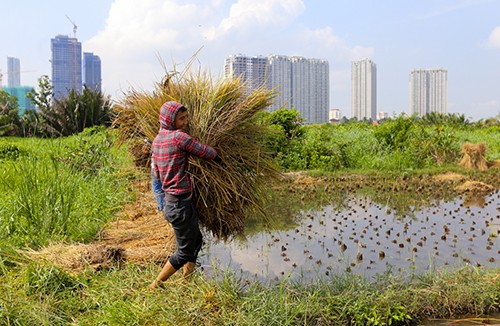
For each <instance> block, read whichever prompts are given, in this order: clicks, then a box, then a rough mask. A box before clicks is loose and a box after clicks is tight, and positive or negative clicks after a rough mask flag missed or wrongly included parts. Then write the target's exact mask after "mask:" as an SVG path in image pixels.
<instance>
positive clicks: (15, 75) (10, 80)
mask: <svg viewBox="0 0 500 326" xmlns="http://www.w3.org/2000/svg"><path fill="white" fill-rule="evenodd" d="M7 74H8V76H7V86H9V87H14V86H21V63H20V61H19V59H18V58H12V57H7Z"/></svg>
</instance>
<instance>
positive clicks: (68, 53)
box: [50, 35, 82, 98]
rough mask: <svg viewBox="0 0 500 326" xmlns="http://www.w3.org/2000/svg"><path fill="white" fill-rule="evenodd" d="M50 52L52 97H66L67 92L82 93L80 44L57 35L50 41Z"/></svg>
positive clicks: (74, 39)
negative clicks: (73, 90) (75, 91)
mask: <svg viewBox="0 0 500 326" xmlns="http://www.w3.org/2000/svg"><path fill="white" fill-rule="evenodd" d="M50 45H51V50H52V60H51V63H52V84H53V86H54V96H55V97H56V98H59V97H61V96H66V95H67V94H68V91H70V90H72V89H75V90H77V91H78V92H81V91H82V44H81V43H80V42H78V40H77V39H76V38H72V37H69V36H66V35H57V36H56V37H55V38H53V39H51V40H50Z"/></svg>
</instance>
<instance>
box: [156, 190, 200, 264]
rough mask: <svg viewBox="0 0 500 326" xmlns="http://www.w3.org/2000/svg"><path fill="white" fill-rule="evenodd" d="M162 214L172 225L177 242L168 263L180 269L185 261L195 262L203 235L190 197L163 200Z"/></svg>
mask: <svg viewBox="0 0 500 326" xmlns="http://www.w3.org/2000/svg"><path fill="white" fill-rule="evenodd" d="M163 216H164V217H165V219H166V220H167V221H168V222H169V223H170V224H171V225H172V228H173V229H174V234H175V240H176V242H177V250H176V251H175V253H174V254H173V255H172V256H170V258H169V261H170V264H172V266H173V267H174V268H175V269H180V268H181V267H182V266H184V264H185V263H187V262H192V263H195V262H196V259H197V258H198V253H199V252H200V249H201V246H202V244H203V236H202V234H201V232H200V227H199V225H198V213H197V212H196V209H195V207H194V204H193V202H192V201H191V199H182V200H178V201H176V202H172V201H168V200H167V201H165V206H164V208H163Z"/></svg>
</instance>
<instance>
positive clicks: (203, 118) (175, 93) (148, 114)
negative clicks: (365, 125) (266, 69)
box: [114, 70, 280, 239]
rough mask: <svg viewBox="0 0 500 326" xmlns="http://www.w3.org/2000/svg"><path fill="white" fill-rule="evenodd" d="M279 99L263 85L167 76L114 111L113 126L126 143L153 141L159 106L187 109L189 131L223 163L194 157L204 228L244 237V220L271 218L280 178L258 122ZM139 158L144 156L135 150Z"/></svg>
mask: <svg viewBox="0 0 500 326" xmlns="http://www.w3.org/2000/svg"><path fill="white" fill-rule="evenodd" d="M274 96H275V92H274V91H273V90H268V89H266V88H265V87H262V88H259V89H256V90H253V91H251V92H250V91H248V88H247V86H246V85H245V83H243V82H242V81H241V79H221V80H218V81H213V80H212V77H211V76H210V74H209V73H204V72H195V73H193V72H191V71H188V70H186V71H184V72H183V73H177V72H174V73H167V75H166V76H165V78H164V79H163V80H162V82H159V83H157V84H156V85H155V91H154V92H152V93H145V92H138V91H135V90H132V91H130V92H129V93H128V94H125V98H124V99H123V100H122V101H121V102H119V103H117V104H116V105H115V107H114V111H115V113H116V119H115V120H114V125H115V127H117V128H118V130H119V135H120V139H121V141H123V142H129V143H130V142H133V141H135V142H137V141H138V140H142V139H143V138H148V139H150V140H152V139H153V138H154V137H155V136H156V133H157V131H158V129H159V122H158V113H159V109H160V107H161V105H162V104H163V103H164V102H166V101H170V100H174V101H177V102H179V103H182V104H183V105H184V106H186V107H187V108H188V112H189V117H190V122H189V130H188V133H189V134H190V135H192V136H193V137H194V138H195V139H197V140H199V141H200V142H202V143H204V144H207V145H209V146H212V147H214V148H215V149H216V150H217V152H218V154H219V156H220V157H221V158H222V160H223V163H222V165H218V164H216V163H214V162H211V161H207V160H203V159H199V158H197V157H192V156H191V157H190V168H189V171H190V173H191V176H192V179H193V181H194V186H195V190H194V200H195V205H196V208H197V210H198V212H199V214H200V221H201V224H202V226H203V227H204V228H205V229H206V230H207V231H209V232H210V233H212V234H213V235H214V236H215V237H216V238H219V239H228V238H231V237H233V236H235V235H238V234H243V233H244V226H245V220H246V219H247V218H248V217H249V216H250V215H253V214H261V215H262V216H264V217H267V214H266V212H265V210H264V209H263V207H264V203H265V197H266V195H265V193H266V191H267V189H268V185H269V182H270V181H272V180H273V179H276V178H278V177H279V176H280V173H279V171H278V170H277V169H276V168H275V167H274V165H273V164H272V160H271V158H270V153H267V152H266V150H265V149H264V146H263V141H262V140H263V137H264V136H265V134H266V133H267V132H268V130H269V129H268V128H267V126H265V125H262V124H261V123H258V122H257V119H256V117H257V115H258V113H259V112H261V111H263V110H265V109H266V108H267V107H268V106H269V105H270V104H272V100H273V98H274ZM136 151H137V152H138V153H135V154H136V156H140V155H143V153H142V151H138V150H136Z"/></svg>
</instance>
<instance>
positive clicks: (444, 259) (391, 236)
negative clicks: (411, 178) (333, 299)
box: [202, 190, 500, 282]
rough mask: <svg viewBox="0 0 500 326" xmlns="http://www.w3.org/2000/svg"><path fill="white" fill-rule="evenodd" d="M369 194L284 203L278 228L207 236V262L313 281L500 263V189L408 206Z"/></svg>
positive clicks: (273, 277)
mask: <svg viewBox="0 0 500 326" xmlns="http://www.w3.org/2000/svg"><path fill="white" fill-rule="evenodd" d="M370 198H371V197H369V196H363V195H343V197H342V198H341V200H340V203H339V201H338V200H337V201H336V202H335V203H333V204H329V203H328V202H324V203H323V204H322V205H321V206H320V207H316V208H311V209H300V210H297V211H295V212H293V213H292V214H291V215H292V216H289V217H287V218H285V217H280V216H279V215H280V214H285V213H284V212H286V211H287V210H286V209H285V210H281V211H279V212H277V213H276V216H275V219H276V220H288V222H287V223H285V224H283V225H281V226H280V227H279V228H275V229H274V230H272V231H269V230H267V231H264V230H261V231H255V232H253V233H252V235H249V236H247V238H246V239H234V240H232V241H230V242H228V243H223V242H219V243H211V244H207V245H206V246H205V249H204V253H203V257H202V267H203V270H204V271H205V272H206V273H208V274H211V273H214V271H216V270H223V269H227V268H230V269H232V270H233V271H235V273H236V274H241V277H242V278H244V279H249V280H253V279H258V280H261V281H269V282H275V281H279V280H284V279H291V280H297V281H299V280H300V281H301V282H310V281H314V280H317V279H318V278H322V279H326V278H328V277H329V275H334V274H341V273H355V274H359V275H362V276H363V277H365V278H368V279H371V278H374V277H376V275H377V274H384V273H388V272H391V273H393V274H398V275H399V274H403V275H407V274H410V273H417V274H420V273H424V272H427V271H430V270H436V269H443V268H447V269H454V268H459V267H461V266H464V265H466V264H469V265H473V266H485V267H500V192H499V191H498V190H495V191H492V192H490V193H489V194H486V195H484V196H482V197H480V198H475V199H474V200H473V201H471V199H470V198H467V197H465V196H456V197H453V198H451V199H446V200H445V199H439V200H433V201H432V200H430V201H428V202H426V203H424V204H419V205H414V206H407V207H406V208H405V211H404V212H403V213H402V212H401V211H399V210H398V209H397V207H389V206H388V205H385V204H380V203H376V202H374V201H372V200H371V199H370ZM302 200H303V201H304V197H303V198H302ZM311 200H312V199H311ZM305 201H306V202H307V198H305ZM417 206H418V207H417ZM292 211H293V210H292Z"/></svg>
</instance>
